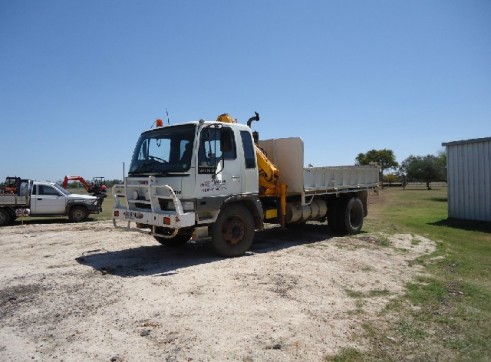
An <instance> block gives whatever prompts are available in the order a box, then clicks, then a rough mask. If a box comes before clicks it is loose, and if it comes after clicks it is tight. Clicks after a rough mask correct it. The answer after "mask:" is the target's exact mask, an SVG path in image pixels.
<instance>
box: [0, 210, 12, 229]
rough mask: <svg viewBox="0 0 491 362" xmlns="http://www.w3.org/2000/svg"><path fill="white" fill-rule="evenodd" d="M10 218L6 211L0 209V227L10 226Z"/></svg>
mask: <svg viewBox="0 0 491 362" xmlns="http://www.w3.org/2000/svg"><path fill="white" fill-rule="evenodd" d="M12 220H13V219H12V217H11V215H10V213H9V212H8V210H2V209H0V226H7V225H10V223H11V222H12Z"/></svg>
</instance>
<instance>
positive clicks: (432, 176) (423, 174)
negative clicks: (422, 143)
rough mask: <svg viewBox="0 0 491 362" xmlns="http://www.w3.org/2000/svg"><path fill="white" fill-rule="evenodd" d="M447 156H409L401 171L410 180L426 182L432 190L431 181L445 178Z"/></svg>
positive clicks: (427, 186)
mask: <svg viewBox="0 0 491 362" xmlns="http://www.w3.org/2000/svg"><path fill="white" fill-rule="evenodd" d="M445 162H446V157H444V156H442V154H440V155H439V156H434V155H426V156H413V155H411V156H409V157H408V158H406V159H405V160H404V161H403V162H402V164H401V168H400V171H401V173H403V174H405V175H407V178H408V180H411V181H423V182H426V188H427V189H428V190H431V185H430V184H431V182H433V181H443V180H445V176H446V174H445Z"/></svg>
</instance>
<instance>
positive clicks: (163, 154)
mask: <svg viewBox="0 0 491 362" xmlns="http://www.w3.org/2000/svg"><path fill="white" fill-rule="evenodd" d="M195 132H196V126H195V125H184V126H169V127H164V128H159V129H155V130H151V131H148V132H145V133H143V134H142V135H141V136H140V139H139V140H138V143H137V144H136V147H135V152H134V153H133V158H132V160H131V165H130V169H129V172H128V174H129V175H157V174H166V173H169V172H183V171H187V170H189V167H190V166H191V155H192V148H193V142H194V135H195Z"/></svg>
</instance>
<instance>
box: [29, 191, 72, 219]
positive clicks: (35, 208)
mask: <svg viewBox="0 0 491 362" xmlns="http://www.w3.org/2000/svg"><path fill="white" fill-rule="evenodd" d="M65 202H66V198H65V196H64V195H61V194H60V193H59V192H58V190H56V189H55V188H54V187H53V186H50V185H34V186H33V188H32V197H31V214H32V215H43V214H46V215H48V214H53V215H54V214H64V213H65Z"/></svg>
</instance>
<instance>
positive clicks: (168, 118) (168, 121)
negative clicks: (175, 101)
mask: <svg viewBox="0 0 491 362" xmlns="http://www.w3.org/2000/svg"><path fill="white" fill-rule="evenodd" d="M165 114H166V115H167V124H168V125H170V117H169V112H167V108H166V109H165Z"/></svg>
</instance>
